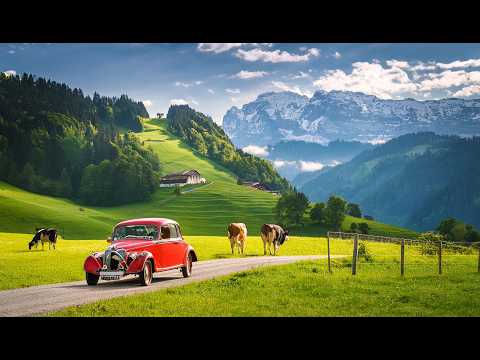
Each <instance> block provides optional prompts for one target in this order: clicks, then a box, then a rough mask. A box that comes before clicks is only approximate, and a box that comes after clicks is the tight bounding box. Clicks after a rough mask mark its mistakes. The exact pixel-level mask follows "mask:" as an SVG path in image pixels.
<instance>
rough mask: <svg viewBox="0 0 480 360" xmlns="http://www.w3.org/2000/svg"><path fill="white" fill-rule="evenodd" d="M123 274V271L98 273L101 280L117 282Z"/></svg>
mask: <svg viewBox="0 0 480 360" xmlns="http://www.w3.org/2000/svg"><path fill="white" fill-rule="evenodd" d="M124 274H125V272H124V271H100V278H101V279H102V280H118V279H120V278H121V277H122V276H123V275H124Z"/></svg>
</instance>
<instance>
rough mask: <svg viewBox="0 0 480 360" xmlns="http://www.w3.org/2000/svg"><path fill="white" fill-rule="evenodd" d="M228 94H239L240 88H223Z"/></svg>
mask: <svg viewBox="0 0 480 360" xmlns="http://www.w3.org/2000/svg"><path fill="white" fill-rule="evenodd" d="M225 91H226V92H227V93H229V94H240V89H225Z"/></svg>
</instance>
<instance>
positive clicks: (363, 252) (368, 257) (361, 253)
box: [358, 240, 373, 262]
mask: <svg viewBox="0 0 480 360" xmlns="http://www.w3.org/2000/svg"><path fill="white" fill-rule="evenodd" d="M358 257H359V258H362V257H363V258H364V259H365V261H366V262H372V261H373V255H372V254H371V253H370V250H368V247H367V242H366V241H365V240H360V241H359V242H358Z"/></svg>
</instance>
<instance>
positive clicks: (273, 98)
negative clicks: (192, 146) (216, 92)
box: [223, 91, 480, 147]
mask: <svg viewBox="0 0 480 360" xmlns="http://www.w3.org/2000/svg"><path fill="white" fill-rule="evenodd" d="M223 128H224V129H225V132H226V133H227V134H228V135H229V136H230V137H231V139H232V141H233V142H234V144H235V145H237V146H239V147H245V146H248V145H257V146H265V145H274V144H276V143H278V142H279V141H282V140H304V141H310V142H318V143H327V142H329V141H332V140H337V139H342V140H348V141H351V140H357V141H361V142H372V143H375V142H383V141H385V140H389V139H392V138H394V137H397V136H400V135H404V134H407V133H412V132H425V131H433V132H435V133H438V134H457V135H468V136H471V135H475V134H480V100H478V99H473V100H462V99H442V100H434V101H417V100H413V99H404V100H382V99H379V98H377V97H375V96H371V95H365V94H362V93H354V92H348V91H345V92H342V91H331V92H324V91H317V92H316V93H315V94H314V95H313V97H312V98H310V99H309V98H307V97H305V96H300V95H297V94H294V93H291V92H281V93H265V94H262V95H259V96H258V98H257V99H256V100H255V101H253V102H251V103H248V104H246V105H244V106H243V107H242V108H241V109H238V108H236V107H232V108H231V109H230V110H229V111H227V113H226V114H225V116H224V118H223Z"/></svg>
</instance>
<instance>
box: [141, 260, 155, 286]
mask: <svg viewBox="0 0 480 360" xmlns="http://www.w3.org/2000/svg"><path fill="white" fill-rule="evenodd" d="M152 279H153V270H152V262H151V261H147V262H146V263H145V266H144V267H143V271H142V272H141V273H140V278H139V280H140V284H141V285H143V286H148V285H150V284H151V283H152Z"/></svg>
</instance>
